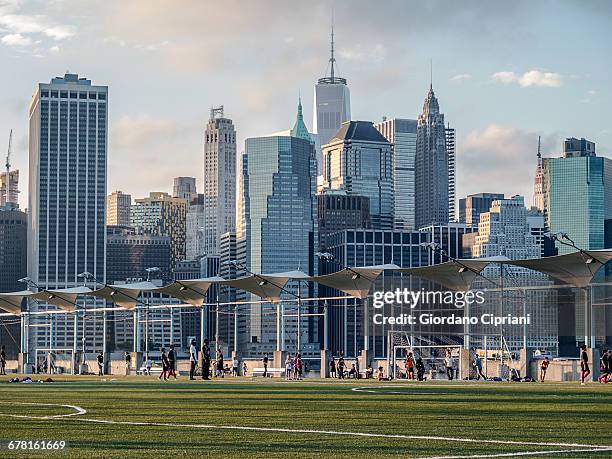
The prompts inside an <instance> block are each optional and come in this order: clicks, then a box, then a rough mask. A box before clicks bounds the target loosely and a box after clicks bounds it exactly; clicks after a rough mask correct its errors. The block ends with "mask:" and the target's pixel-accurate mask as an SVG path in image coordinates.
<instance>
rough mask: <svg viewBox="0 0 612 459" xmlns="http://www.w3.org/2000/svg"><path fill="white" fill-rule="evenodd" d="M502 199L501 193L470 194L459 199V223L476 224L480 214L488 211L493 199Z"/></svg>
mask: <svg viewBox="0 0 612 459" xmlns="http://www.w3.org/2000/svg"><path fill="white" fill-rule="evenodd" d="M500 199H504V195H503V194H501V193H477V194H470V195H468V196H467V197H465V198H461V199H460V200H459V223H466V224H468V225H474V226H477V225H478V222H479V221H480V214H481V213H483V212H488V211H489V209H490V208H491V205H492V204H493V201H498V200H500Z"/></svg>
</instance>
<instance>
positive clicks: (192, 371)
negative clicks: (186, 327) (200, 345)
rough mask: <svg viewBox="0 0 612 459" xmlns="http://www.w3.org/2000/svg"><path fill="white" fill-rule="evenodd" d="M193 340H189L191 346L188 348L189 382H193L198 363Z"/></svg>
mask: <svg viewBox="0 0 612 459" xmlns="http://www.w3.org/2000/svg"><path fill="white" fill-rule="evenodd" d="M195 343H196V342H195V339H192V340H191V346H189V380H190V381H193V380H194V379H195V378H194V376H195V369H196V363H197V361H198V351H197V349H196V346H195Z"/></svg>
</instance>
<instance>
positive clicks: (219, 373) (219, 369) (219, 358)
mask: <svg viewBox="0 0 612 459" xmlns="http://www.w3.org/2000/svg"><path fill="white" fill-rule="evenodd" d="M216 376H217V377H219V378H223V377H224V376H225V371H224V369H223V352H221V349H217V374H216Z"/></svg>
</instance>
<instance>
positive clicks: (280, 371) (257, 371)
mask: <svg viewBox="0 0 612 459" xmlns="http://www.w3.org/2000/svg"><path fill="white" fill-rule="evenodd" d="M263 372H264V368H263V367H261V368H253V369H252V370H251V376H263ZM284 374H285V369H284V368H271V367H268V375H269V376H270V377H272V376H279V377H280V376H283V375H284Z"/></svg>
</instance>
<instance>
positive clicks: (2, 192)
mask: <svg viewBox="0 0 612 459" xmlns="http://www.w3.org/2000/svg"><path fill="white" fill-rule="evenodd" d="M7 187H8V190H7ZM7 202H8V203H11V204H14V205H17V203H18V202H19V171H18V170H13V171H10V172H9V173H8V180H7V174H6V172H0V207H4V206H6V203H7Z"/></svg>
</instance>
